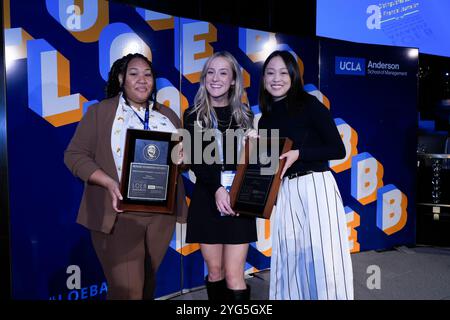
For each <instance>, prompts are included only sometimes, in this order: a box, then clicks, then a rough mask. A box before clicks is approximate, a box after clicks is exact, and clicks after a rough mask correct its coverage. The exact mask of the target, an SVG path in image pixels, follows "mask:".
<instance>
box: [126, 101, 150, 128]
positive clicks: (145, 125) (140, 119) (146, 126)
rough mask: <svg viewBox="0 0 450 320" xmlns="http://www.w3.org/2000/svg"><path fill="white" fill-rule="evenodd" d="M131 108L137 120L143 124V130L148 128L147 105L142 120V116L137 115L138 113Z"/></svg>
mask: <svg viewBox="0 0 450 320" xmlns="http://www.w3.org/2000/svg"><path fill="white" fill-rule="evenodd" d="M130 108H131V107H130ZM131 110H133V112H134V114H135V115H136V117H138V119H139V121H140V122H141V123H142V125H143V126H144V130H150V128H149V125H148V124H149V118H150V111H149V107H148V106H147V108H145V118H144V120H142V118H141V117H140V116H139V114H138V113H137V112H136V111H134V109H133V108H131Z"/></svg>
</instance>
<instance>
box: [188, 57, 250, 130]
mask: <svg viewBox="0 0 450 320" xmlns="http://www.w3.org/2000/svg"><path fill="white" fill-rule="evenodd" d="M217 57H221V58H224V59H225V60H227V61H228V63H229V64H230V67H231V70H232V72H233V80H234V81H235V84H234V85H232V86H231V87H230V89H229V91H228V101H229V105H230V107H231V112H232V116H233V118H234V119H235V121H236V123H237V125H238V127H239V128H242V129H250V128H253V113H252V111H251V109H250V107H249V106H248V105H247V104H245V103H242V96H243V94H244V85H243V80H242V73H241V70H240V66H239V64H238V62H237V61H236V59H235V58H234V57H233V55H232V54H231V53H229V52H228V51H220V52H216V53H214V54H213V55H212V56H211V57H209V58H208V60H206V62H205V64H204V66H203V69H202V73H201V75H200V87H199V89H198V91H197V94H196V95H195V98H194V107H193V108H192V111H191V113H194V112H197V121H198V122H199V123H200V126H201V127H202V128H203V129H211V128H212V127H213V120H212V119H217V114H216V112H215V111H214V108H213V107H212V106H211V102H210V99H209V94H208V91H207V89H206V84H205V79H206V74H207V71H208V68H209V65H210V64H211V61H212V60H213V59H215V58H217Z"/></svg>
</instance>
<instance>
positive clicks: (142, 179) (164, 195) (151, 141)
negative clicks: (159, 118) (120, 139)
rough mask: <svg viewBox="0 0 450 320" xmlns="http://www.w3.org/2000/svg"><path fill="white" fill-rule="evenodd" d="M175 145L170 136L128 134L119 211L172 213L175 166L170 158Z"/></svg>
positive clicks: (156, 132)
mask: <svg viewBox="0 0 450 320" xmlns="http://www.w3.org/2000/svg"><path fill="white" fill-rule="evenodd" d="M178 142H179V140H174V141H172V133H170V132H159V131H151V130H137V129H128V130H127V134H126V138H125V150H124V157H123V164H122V178H121V182H120V192H121V194H122V197H123V200H122V201H119V206H118V207H119V209H120V210H124V211H139V212H152V213H166V214H173V213H174V208H175V199H176V187H177V174H178V166H177V165H176V164H175V163H173V162H172V159H171V154H172V150H173V148H174V147H176V145H177V144H178Z"/></svg>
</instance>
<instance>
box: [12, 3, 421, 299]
mask: <svg viewBox="0 0 450 320" xmlns="http://www.w3.org/2000/svg"><path fill="white" fill-rule="evenodd" d="M4 17H5V25H4V28H5V52H6V56H5V59H6V65H7V97H6V98H7V130H8V161H9V181H10V186H9V189H10V217H11V254H12V286H13V288H12V291H13V298H15V299H61V300H84V299H104V298H105V295H106V292H107V290H108V288H107V283H106V281H105V278H104V275H103V272H102V269H101V266H100V264H99V262H98V259H97V257H96V255H95V252H94V250H93V248H92V244H91V241H90V236H89V232H88V231H87V230H86V229H84V228H83V227H82V226H80V225H78V224H76V222H75V219H76V215H77V211H78V206H79V204H80V200H81V194H82V190H83V184H82V182H81V180H78V179H76V178H74V177H73V176H72V175H71V173H70V172H69V171H68V169H67V168H66V167H65V165H64V163H63V152H64V150H65V148H66V147H67V145H68V143H69V141H70V139H71V137H72V135H73V133H74V131H75V128H76V126H77V123H78V121H79V120H80V119H81V117H82V116H83V114H84V113H85V112H86V110H87V109H88V108H89V106H90V105H92V104H93V103H95V102H97V101H100V100H102V99H104V87H105V81H106V79H107V76H108V72H109V69H110V67H111V65H112V63H113V62H114V61H115V60H116V59H118V58H120V57H122V56H123V55H125V54H128V53H133V52H140V53H143V54H145V55H146V56H147V57H149V59H150V60H152V61H153V64H154V67H155V70H156V77H157V80H156V83H157V87H158V95H157V99H158V101H159V102H161V103H163V104H164V105H166V106H167V107H169V108H172V109H173V110H174V111H175V112H176V113H177V114H178V115H179V116H180V117H182V114H183V112H184V110H186V109H187V107H188V106H189V105H190V104H192V102H193V99H194V96H195V93H196V91H197V89H198V82H199V76H200V72H201V69H202V67H203V64H204V62H205V61H206V59H207V58H208V57H209V56H210V55H212V54H213V53H214V52H216V51H220V50H228V51H230V52H231V53H232V54H233V55H234V56H235V57H236V59H237V60H238V62H239V64H240V66H241V71H242V74H243V76H244V81H245V89H246V98H247V100H248V103H249V105H250V106H251V107H252V110H253V111H254V113H255V114H256V117H255V123H256V124H257V121H258V119H259V116H260V111H259V107H258V99H257V96H258V83H259V79H260V73H261V67H262V63H263V61H264V60H265V58H266V57H267V56H268V55H269V54H270V53H271V52H272V51H273V50H276V49H285V50H289V51H290V52H291V53H292V54H293V55H294V56H295V57H296V59H297V61H298V63H299V66H300V69H301V71H302V73H303V82H304V85H305V89H306V90H307V91H308V92H309V93H310V94H312V95H315V96H316V97H317V98H318V99H319V100H320V101H322V102H323V103H324V104H325V105H326V106H327V107H328V108H330V109H331V111H332V113H333V116H334V118H335V121H336V124H337V125H338V129H339V131H340V133H341V136H342V139H343V140H344V143H345V146H346V150H347V155H346V158H345V159H343V160H339V161H332V162H331V163H330V166H331V168H332V169H333V172H334V173H335V176H336V179H337V181H338V184H339V187H340V190H341V193H342V196H343V200H344V204H345V205H346V212H347V217H348V219H347V220H348V232H349V242H350V247H351V248H352V252H359V251H364V250H371V249H386V248H392V247H393V246H396V245H405V244H414V242H415V207H414V203H415V160H414V159H415V130H416V91H417V88H416V72H417V50H415V49H407V48H390V47H380V46H370V45H362V44H361V45H357V44H351V43H346V42H338V41H332V40H327V39H312V38H300V37H297V36H290V35H285V34H279V33H272V32H267V31H260V30H253V29H247V28H241V27H239V26H230V25H223V24H217V23H210V22H206V21H197V20H191V19H186V18H183V17H174V16H169V15H166V14H162V13H158V12H154V11H149V10H144V9H141V8H135V7H132V6H127V5H122V4H116V3H110V2H108V1H104V0H95V1H94V0H93V1H82V0H77V1H75V0H46V1H44V0H41V1H33V2H28V3H25V1H19V2H17V1H9V0H4ZM414 53H416V55H414ZM183 181H184V184H185V186H186V190H187V200H188V202H189V196H190V195H191V194H192V190H193V188H194V182H193V181H195V177H194V175H193V174H192V172H186V173H184V174H183ZM185 229H186V225H185V224H177V227H176V232H175V233H174V235H173V239H172V241H171V244H170V247H169V250H168V251H167V254H166V256H165V258H164V261H163V263H162V265H161V267H160V270H159V273H158V280H157V290H156V296H157V297H161V298H164V297H167V296H170V295H172V294H177V293H180V292H182V291H183V290H189V289H192V288H195V287H199V286H202V285H203V279H204V276H205V274H206V272H207V271H206V267H205V264H204V261H203V259H202V256H201V253H200V250H199V245H198V244H186V243H185V241H184V237H185ZM257 230H258V241H257V242H255V243H252V244H251V246H250V250H249V254H248V258H247V264H246V272H247V273H253V272H257V271H259V270H264V269H267V268H269V266H270V256H271V238H270V236H271V223H270V221H269V220H262V219H261V220H258V222H257Z"/></svg>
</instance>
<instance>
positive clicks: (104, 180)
mask: <svg viewBox="0 0 450 320" xmlns="http://www.w3.org/2000/svg"><path fill="white" fill-rule="evenodd" d="M89 182H90V183H93V184H96V185H99V186H102V187H103V188H105V189H106V190H108V193H109V196H110V197H111V201H112V207H113V209H114V210H115V211H116V212H123V210H119V208H118V205H119V200H123V198H122V194H121V193H120V189H119V183H118V182H117V181H116V180H114V179H113V178H111V177H110V176H109V175H107V174H106V173H105V172H104V171H103V170H102V169H97V170H95V171H94V173H93V174H92V175H91V176H90V177H89Z"/></svg>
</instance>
